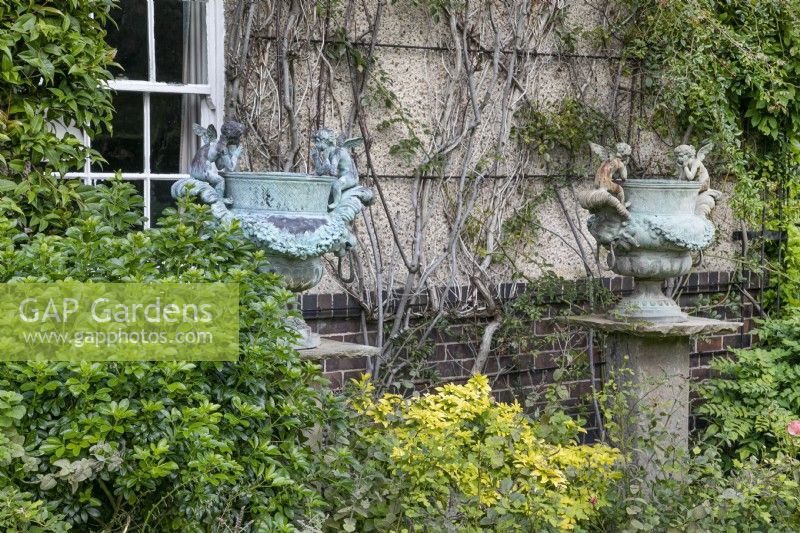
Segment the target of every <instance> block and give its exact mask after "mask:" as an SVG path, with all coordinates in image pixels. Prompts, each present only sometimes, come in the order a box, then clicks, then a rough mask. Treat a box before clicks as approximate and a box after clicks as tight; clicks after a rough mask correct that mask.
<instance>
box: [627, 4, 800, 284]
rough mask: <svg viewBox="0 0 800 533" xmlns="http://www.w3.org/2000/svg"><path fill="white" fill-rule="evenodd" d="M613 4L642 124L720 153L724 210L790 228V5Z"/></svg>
mask: <svg viewBox="0 0 800 533" xmlns="http://www.w3.org/2000/svg"><path fill="white" fill-rule="evenodd" d="M622 4H623V5H624V6H625V7H626V8H627V9H626V12H627V13H626V16H628V20H629V21H630V22H629V24H627V25H625V27H624V30H623V33H622V34H621V37H622V39H623V41H624V43H625V48H624V51H625V53H626V54H628V55H629V56H630V57H631V58H632V59H633V60H634V61H632V62H631V65H632V66H633V69H634V75H636V76H639V77H640V78H641V81H642V83H641V86H642V87H643V88H644V90H643V98H644V99H645V102H644V105H645V107H646V108H648V109H650V110H652V113H651V114H650V115H649V117H648V122H649V123H650V125H651V126H652V127H654V128H655V129H657V130H660V131H661V132H662V133H666V134H669V133H670V132H671V133H673V134H674V133H675V132H683V137H684V138H685V139H698V140H710V141H713V142H715V144H717V145H718V146H719V147H720V150H719V151H718V154H720V156H721V157H717V167H718V170H717V172H716V174H717V175H724V174H727V175H729V176H730V177H731V178H733V179H734V180H735V183H736V185H735V194H734V195H733V197H732V198H731V204H732V205H733V207H734V210H735V212H736V214H737V216H739V217H740V218H741V219H742V220H744V221H746V222H748V223H750V224H751V225H753V224H759V225H760V224H763V225H764V226H765V227H766V228H767V229H773V230H785V229H786V228H787V227H789V226H791V225H793V224H795V223H797V221H798V220H799V219H800V207H799V204H800V202H798V199H800V194H799V193H800V188H798V185H797V183H796V182H797V180H796V178H795V174H796V170H797V166H798V162H800V157H799V156H800V99H798V98H797V96H798V95H797V87H798V84H799V83H800V2H798V1H797V0H780V1H775V2H750V1H746V0H726V1H719V0H689V1H686V2H650V1H641V0H625V1H624V2H622ZM779 255H780V254H779ZM773 266H774V267H775V268H774V270H776V271H780V269H781V265H773Z"/></svg>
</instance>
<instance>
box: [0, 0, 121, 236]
mask: <svg viewBox="0 0 800 533" xmlns="http://www.w3.org/2000/svg"><path fill="white" fill-rule="evenodd" d="M112 5H113V0H80V1H72V2H33V1H27V2H18V1H8V0H0V101H2V102H3V105H2V110H0V193H3V194H6V195H7V198H5V199H4V201H2V202H0V215H3V214H6V215H8V216H13V217H15V220H17V221H18V223H19V225H20V227H21V228H28V229H29V231H53V232H58V231H61V230H63V229H64V228H66V227H67V226H69V223H70V222H69V221H70V220H72V218H73V216H74V215H75V214H76V213H77V212H78V211H79V209H78V208H80V207H81V206H82V204H83V201H84V200H83V199H82V197H81V194H82V193H81V191H83V190H85V187H83V186H82V185H81V183H80V181H79V180H64V179H61V178H60V177H57V176H54V175H53V173H56V174H59V175H63V174H64V173H65V172H68V171H71V170H76V169H81V168H83V165H84V162H85V160H86V158H87V157H89V158H91V159H93V160H99V159H102V158H100V155H99V154H98V153H97V152H96V151H95V150H92V149H90V148H86V147H85V146H83V141H82V139H79V138H77V137H76V136H75V135H73V134H72V133H66V134H64V135H63V136H59V135H58V134H57V133H56V132H55V128H54V125H55V124H57V123H60V124H63V125H68V126H71V128H73V130H72V131H75V130H78V131H79V130H81V129H82V130H85V131H87V132H88V133H89V134H91V135H95V134H97V133H99V132H100V131H102V130H104V129H109V128H110V124H111V116H112V105H111V92H110V91H108V90H106V89H104V88H103V86H102V82H103V81H104V80H108V79H110V78H111V74H110V73H109V71H108V67H109V66H110V65H111V64H112V63H113V60H114V50H113V49H112V48H110V47H109V46H108V44H106V42H105V40H104V39H105V34H106V32H105V29H104V26H105V24H106V22H107V20H108V12H109V10H110V9H111V7H112Z"/></svg>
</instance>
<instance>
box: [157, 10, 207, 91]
mask: <svg viewBox="0 0 800 533" xmlns="http://www.w3.org/2000/svg"><path fill="white" fill-rule="evenodd" d="M155 40H156V43H155V44H156V81H165V82H168V83H207V82H208V69H207V66H206V63H207V61H206V4H205V1H203V0H183V1H179V0H155Z"/></svg>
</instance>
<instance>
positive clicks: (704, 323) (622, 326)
mask: <svg viewBox="0 0 800 533" xmlns="http://www.w3.org/2000/svg"><path fill="white" fill-rule="evenodd" d="M559 321H563V322H566V323H568V324H572V325H574V326H583V327H587V328H591V329H596V330H598V331H604V332H607V333H627V334H629V335H634V336H637V337H698V336H707V335H715V334H718V333H735V332H736V331H738V330H739V328H740V327H742V325H743V324H742V323H741V322H728V321H725V320H715V319H713V318H699V317H694V316H690V317H689V318H688V320H686V321H685V322H668V321H664V322H649V321H646V320H631V319H627V320H621V319H618V318H613V317H609V316H605V315H581V316H566V317H564V318H561V319H559Z"/></svg>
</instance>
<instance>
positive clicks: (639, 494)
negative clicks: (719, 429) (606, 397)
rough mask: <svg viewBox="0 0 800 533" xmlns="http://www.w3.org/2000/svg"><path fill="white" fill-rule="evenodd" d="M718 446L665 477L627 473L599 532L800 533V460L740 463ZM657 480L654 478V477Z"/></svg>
mask: <svg viewBox="0 0 800 533" xmlns="http://www.w3.org/2000/svg"><path fill="white" fill-rule="evenodd" d="M726 463H727V459H726V458H725V457H724V456H723V455H721V454H720V452H719V450H718V449H717V448H715V447H714V446H708V445H705V446H702V447H701V446H698V447H696V448H695V449H694V451H693V452H692V454H691V457H685V456H684V457H681V458H675V461H674V462H671V464H670V466H669V468H668V469H665V471H662V472H661V473H660V478H659V479H655V480H653V479H646V476H648V474H647V473H646V472H645V471H644V470H643V469H640V468H634V469H631V470H629V471H627V472H625V475H624V477H622V478H621V479H620V480H619V482H618V484H617V486H616V490H615V491H613V492H612V491H609V500H610V503H611V505H609V506H607V507H604V508H603V509H601V511H600V514H601V517H600V518H599V520H597V521H596V522H595V523H594V524H593V527H592V529H594V530H598V531H692V532H720V533H723V532H724V533H727V532H733V531H736V532H738V531H771V532H772V531H774V532H783V531H798V530H800V483H799V482H800V473H798V469H799V468H800V462H798V461H797V460H796V459H792V458H789V457H785V456H784V457H781V458H776V459H768V460H763V461H758V460H756V459H755V458H751V459H750V460H747V461H744V462H740V461H738V460H736V461H734V464H733V466H732V468H730V469H728V468H727V467H726V466H725V465H726ZM651 476H652V475H651Z"/></svg>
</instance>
